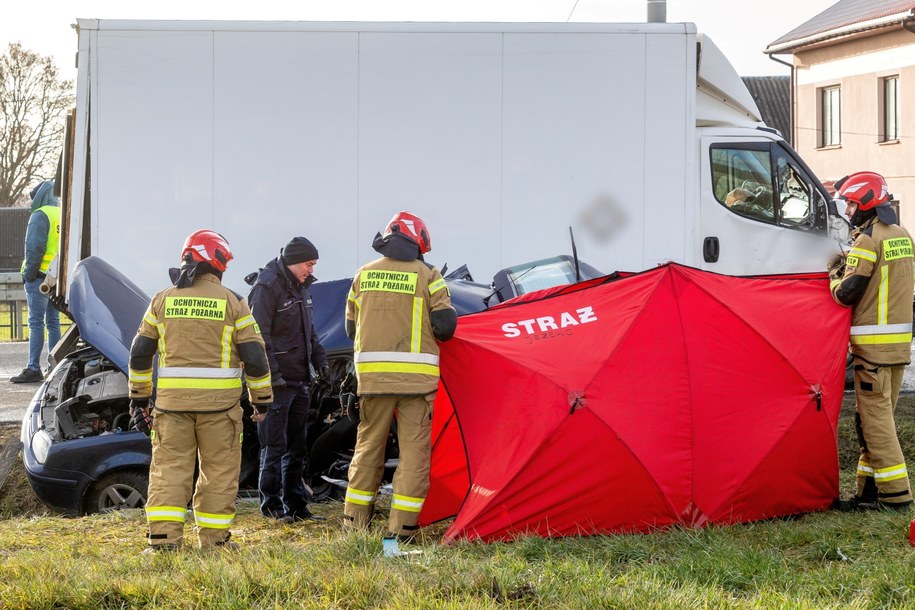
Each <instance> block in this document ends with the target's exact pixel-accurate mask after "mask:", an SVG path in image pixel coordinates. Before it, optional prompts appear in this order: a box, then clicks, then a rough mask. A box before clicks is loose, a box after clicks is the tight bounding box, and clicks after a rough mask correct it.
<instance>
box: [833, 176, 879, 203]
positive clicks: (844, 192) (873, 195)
mask: <svg viewBox="0 0 915 610" xmlns="http://www.w3.org/2000/svg"><path fill="white" fill-rule="evenodd" d="M834 187H835V189H836V193H837V195H838V198H839V199H842V200H844V201H849V202H851V203H855V204H857V205H858V209H859V210H861V211H862V212H863V211H867V210H870V209H873V208H875V207H877V206H878V205H883V204H884V203H887V202H888V201H889V200H890V195H889V193H888V192H887V186H886V180H884V179H883V176H881V175H880V174H875V173H874V172H856V173H854V174H850V175H848V176H846V177H844V178H842V179H841V180H839V181H838V182H837V183H836V184H835V185H834Z"/></svg>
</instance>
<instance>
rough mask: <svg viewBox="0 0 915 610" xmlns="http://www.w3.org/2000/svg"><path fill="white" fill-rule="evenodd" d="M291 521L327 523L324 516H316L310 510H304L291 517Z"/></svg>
mask: <svg viewBox="0 0 915 610" xmlns="http://www.w3.org/2000/svg"><path fill="white" fill-rule="evenodd" d="M292 519H293V521H327V517H325V516H324V515H316V514H314V513H313V512H311V511H310V510H307V509H306V510H304V511H300V512H297V513H295V514H294V515H292Z"/></svg>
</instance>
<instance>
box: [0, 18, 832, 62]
mask: <svg viewBox="0 0 915 610" xmlns="http://www.w3.org/2000/svg"><path fill="white" fill-rule="evenodd" d="M836 2H838V0H803V2H799V1H798V0H667V21H669V22H683V21H688V22H692V23H695V24H696V26H697V28H698V30H699V31H700V32H703V33H705V34H707V35H709V36H710V37H711V39H712V40H713V41H714V42H715V44H716V45H717V46H718V47H719V48H720V49H721V50H722V51H723V52H724V54H725V55H727V57H728V58H729V59H730V60H731V63H732V64H733V65H734V68H735V69H736V70H737V73H738V74H740V75H741V76H767V75H788V74H789V70H788V68H787V67H786V66H784V65H782V64H779V63H777V62H775V61H772V60H771V59H769V58H768V57H767V56H766V55H765V54H764V53H763V51H764V50H765V48H766V46H767V45H768V44H769V43H771V42H773V41H774V40H776V39H778V38H780V37H781V36H782V35H784V34H786V33H788V32H790V31H791V30H793V29H794V28H795V27H797V26H798V25H800V24H802V23H804V22H805V21H807V20H808V19H810V18H811V17H814V16H815V15H817V14H819V13H820V12H822V11H823V10H825V9H827V8H829V7H830V6H832V5H833V4H836ZM646 14H647V8H646V0H300V1H298V2H295V1H293V0H278V1H277V0H256V1H255V2H251V0H245V1H242V2H238V1H235V0H223V1H222V2H219V3H216V2H201V1H197V2H195V1H194V0H181V1H173V0H156V1H155V2H149V1H148V0H133V1H131V2H125V1H124V0H115V1H108V0H44V1H35V0H31V1H30V0H6V2H5V3H4V7H3V19H2V20H0V41H2V42H3V49H2V51H0V52H5V51H6V48H7V45H8V43H10V42H20V43H22V46H23V47H25V48H26V49H28V50H30V51H35V52H37V53H39V54H41V55H50V56H52V57H53V58H54V60H55V63H56V65H57V67H58V69H59V70H60V72H61V76H63V77H64V78H70V79H74V78H76V69H75V67H74V64H75V60H74V58H75V54H76V49H77V36H76V32H75V30H74V29H73V28H72V27H71V24H73V23H75V22H76V19H77V18H97V19H245V20H248V19H250V20H292V21H300V20H305V21H556V22H559V21H606V22H644V21H646ZM781 58H782V59H783V60H787V59H790V56H781Z"/></svg>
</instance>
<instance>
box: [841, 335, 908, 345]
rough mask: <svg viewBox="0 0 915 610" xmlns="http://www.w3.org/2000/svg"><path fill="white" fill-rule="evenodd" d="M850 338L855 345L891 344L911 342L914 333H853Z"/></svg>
mask: <svg viewBox="0 0 915 610" xmlns="http://www.w3.org/2000/svg"><path fill="white" fill-rule="evenodd" d="M848 339H849V341H850V342H851V343H852V344H853V345H889V344H891V343H911V342H912V333H898V334H894V335H851V336H850V337H849V338H848Z"/></svg>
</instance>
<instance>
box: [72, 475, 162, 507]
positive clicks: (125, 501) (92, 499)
mask: <svg viewBox="0 0 915 610" xmlns="http://www.w3.org/2000/svg"><path fill="white" fill-rule="evenodd" d="M148 487H149V477H148V476H147V475H146V474H145V473H140V472H137V471H135V470H124V471H121V472H115V473H112V474H109V475H107V476H105V477H102V478H101V479H99V481H98V482H97V483H96V484H95V485H93V486H92V489H90V490H89V493H88V494H86V512H87V513H110V512H111V511H115V510H124V509H127V508H143V507H145V506H146V493H147V488H148Z"/></svg>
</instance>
